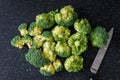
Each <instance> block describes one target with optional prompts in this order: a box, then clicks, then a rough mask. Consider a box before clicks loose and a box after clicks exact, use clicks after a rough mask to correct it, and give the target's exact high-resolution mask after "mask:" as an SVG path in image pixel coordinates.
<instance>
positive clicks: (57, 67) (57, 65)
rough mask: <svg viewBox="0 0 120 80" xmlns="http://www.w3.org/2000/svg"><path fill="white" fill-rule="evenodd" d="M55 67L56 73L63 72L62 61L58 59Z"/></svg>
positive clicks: (54, 64) (54, 63)
mask: <svg viewBox="0 0 120 80" xmlns="http://www.w3.org/2000/svg"><path fill="white" fill-rule="evenodd" d="M53 66H54V68H55V71H56V72H59V71H62V70H63V65H62V63H61V61H60V60H59V59H56V60H55V61H54V62H53Z"/></svg>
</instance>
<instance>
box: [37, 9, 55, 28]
mask: <svg viewBox="0 0 120 80" xmlns="http://www.w3.org/2000/svg"><path fill="white" fill-rule="evenodd" d="M55 14H56V12H55V11H50V12H49V13H42V14H38V15H37V16H36V23H37V24H38V25H39V26H40V27H41V28H42V29H47V28H51V27H52V26H53V25H54V24H55V19H54V16H55Z"/></svg>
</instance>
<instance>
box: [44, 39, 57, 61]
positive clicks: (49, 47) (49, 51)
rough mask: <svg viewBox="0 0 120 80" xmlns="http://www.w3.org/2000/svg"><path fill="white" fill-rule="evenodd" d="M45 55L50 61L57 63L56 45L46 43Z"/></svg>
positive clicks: (50, 42)
mask: <svg viewBox="0 0 120 80" xmlns="http://www.w3.org/2000/svg"><path fill="white" fill-rule="evenodd" d="M43 55H44V57H45V58H47V59H49V60H50V61H52V62H53V61H55V59H56V56H57V54H56V53H55V43H54V42H52V41H46V42H44V44H43Z"/></svg>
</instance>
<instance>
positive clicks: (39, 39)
mask: <svg viewBox="0 0 120 80" xmlns="http://www.w3.org/2000/svg"><path fill="white" fill-rule="evenodd" d="M43 42H44V39H43V37H42V36H41V35H37V36H34V38H33V44H32V47H34V48H40V47H41V46H42V45H43Z"/></svg>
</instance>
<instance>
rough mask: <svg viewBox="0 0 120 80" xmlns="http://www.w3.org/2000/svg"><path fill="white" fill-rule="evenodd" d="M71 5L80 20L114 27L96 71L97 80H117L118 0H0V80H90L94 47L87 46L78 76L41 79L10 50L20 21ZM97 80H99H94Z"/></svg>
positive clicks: (16, 51) (20, 53)
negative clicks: (101, 61) (103, 56)
mask: <svg viewBox="0 0 120 80" xmlns="http://www.w3.org/2000/svg"><path fill="white" fill-rule="evenodd" d="M68 4H71V5H73V6H74V7H75V10H76V11H77V12H78V13H79V16H80V18H85V17H86V18H87V19H89V21H90V23H91V24H92V26H93V27H95V26H96V25H102V26H104V27H105V28H106V29H107V31H109V30H110V29H111V28H112V27H114V28H115V29H114V35H113V39H112V42H111V44H110V46H109V48H108V51H107V54H106V56H105V58H104V61H103V63H102V65H101V67H100V69H99V71H98V74H97V78H99V80H120V1H119V0H0V80H56V79H57V80H89V77H90V73H89V68H90V65H91V63H92V61H93V59H94V57H95V55H96V53H97V50H98V49H97V48H91V47H89V49H88V51H87V52H86V53H84V54H83V57H84V58H85V61H84V66H85V67H84V69H83V70H82V71H80V72H79V73H68V72H66V71H62V72H60V73H57V74H56V75H55V76H53V77H49V78H48V77H44V76H42V75H41V74H40V73H39V71H38V69H36V68H34V67H33V66H32V65H30V64H29V63H27V62H26V61H25V58H24V54H25V53H26V52H27V48H24V49H22V50H20V49H18V48H15V47H12V46H11V45H10V40H11V39H12V38H13V37H14V36H15V35H19V32H18V31H17V27H18V25H19V24H21V23H22V22H27V23H31V22H32V21H35V16H36V15H37V14H38V13H42V12H48V11H50V10H55V9H60V8H61V7H63V6H65V5H68ZM97 80H98V79H97Z"/></svg>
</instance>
